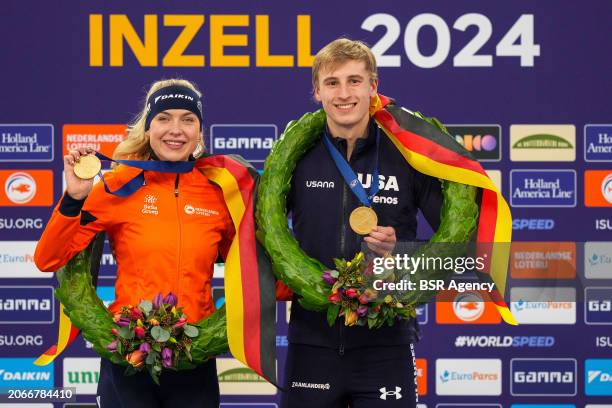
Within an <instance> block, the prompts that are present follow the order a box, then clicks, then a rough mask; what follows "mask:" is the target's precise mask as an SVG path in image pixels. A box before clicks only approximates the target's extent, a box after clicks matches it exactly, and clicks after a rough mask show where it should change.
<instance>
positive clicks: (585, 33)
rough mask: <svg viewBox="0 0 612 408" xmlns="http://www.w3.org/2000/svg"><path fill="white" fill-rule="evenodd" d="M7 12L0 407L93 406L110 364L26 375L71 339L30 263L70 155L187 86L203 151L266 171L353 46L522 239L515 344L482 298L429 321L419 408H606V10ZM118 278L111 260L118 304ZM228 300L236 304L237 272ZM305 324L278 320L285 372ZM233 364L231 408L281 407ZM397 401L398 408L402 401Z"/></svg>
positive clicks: (611, 125) (148, 7)
mask: <svg viewBox="0 0 612 408" xmlns="http://www.w3.org/2000/svg"><path fill="white" fill-rule="evenodd" d="M2 8H3V12H2V13H1V16H0V38H2V43H3V44H2V52H0V64H1V66H2V72H3V75H4V79H5V80H4V81H3V90H2V98H1V102H0V104H1V106H2V108H1V109H0V187H1V192H0V214H1V215H0V241H1V242H0V270H1V273H0V388H3V389H6V388H41V387H51V386H55V387H62V386H69V387H75V388H76V391H77V393H78V398H77V403H74V404H67V405H66V406H86V404H90V405H87V406H91V404H92V403H94V402H95V389H96V383H97V380H98V375H99V373H98V367H99V366H98V363H99V359H98V358H97V356H96V355H95V354H94V353H93V352H92V351H91V348H90V346H89V345H88V344H86V342H85V341H83V340H82V339H80V338H79V339H78V341H76V342H75V344H74V345H73V346H72V347H71V348H70V349H69V350H68V351H67V352H66V353H65V354H64V355H63V356H61V357H60V358H58V359H57V360H56V361H55V362H54V364H53V365H50V366H47V367H34V366H33V365H32V361H33V359H34V357H36V356H38V355H39V354H40V353H41V352H43V351H44V350H46V348H47V347H49V345H50V344H52V343H53V342H54V341H55V336H56V333H57V331H56V326H55V325H56V324H57V321H58V319H57V313H58V304H57V302H56V301H54V299H53V297H52V287H53V286H54V284H55V281H54V279H53V276H52V274H45V273H40V272H38V271H37V270H36V267H35V266H34V264H33V261H32V255H33V251H34V248H35V245H36V241H37V239H38V238H39V236H40V233H41V231H42V228H43V227H44V225H45V223H46V222H47V220H48V218H49V215H50V213H51V210H52V206H53V205H54V203H55V202H57V200H58V199H59V198H60V196H61V194H62V190H63V181H62V177H63V174H62V155H63V154H64V153H65V152H66V151H67V149H70V148H74V147H77V146H92V147H94V148H95V149H96V150H98V151H101V152H102V153H104V154H107V155H110V154H111V153H112V151H113V149H114V147H115V146H116V144H117V143H118V142H120V141H121V140H122V139H123V138H124V137H125V128H126V123H127V122H128V121H129V120H130V119H131V118H132V117H133V116H134V115H135V114H136V113H137V112H138V110H139V106H140V103H141V101H142V99H143V92H144V90H145V87H146V86H147V85H148V84H150V83H151V82H152V81H154V80H157V79H159V78H162V77H174V76H182V77H185V78H188V79H192V80H194V81H196V82H197V83H198V84H199V85H200V87H201V88H202V89H203V91H204V121H205V131H206V142H207V146H208V149H209V151H211V152H213V153H220V154H229V153H237V154H240V155H242V156H243V157H245V158H246V159H248V160H250V161H251V162H252V163H253V164H254V165H255V166H257V167H258V168H261V167H262V166H263V161H264V159H265V157H266V155H267V154H268V152H269V150H270V147H271V146H272V144H273V143H274V141H275V140H277V139H278V137H279V136H280V133H281V132H282V129H283V128H284V126H285V124H286V123H287V122H288V121H289V120H291V119H294V118H297V117H299V116H300V115H301V114H302V113H303V112H305V111H312V110H315V109H317V105H316V104H315V103H314V102H313V100H312V97H311V79H310V66H311V64H312V58H313V57H312V55H313V54H315V53H316V51H317V50H318V49H320V48H321V47H322V46H323V45H324V44H325V43H327V42H328V41H330V40H332V39H334V38H336V37H338V36H340V35H348V36H351V37H353V38H357V39H362V40H365V41H366V42H368V43H369V44H370V45H371V46H373V50H374V51H375V53H376V54H377V58H378V62H379V65H380V72H379V73H380V77H381V82H380V91H381V92H382V93H384V94H386V95H389V96H392V97H394V98H396V99H397V100H398V102H399V103H400V104H402V105H403V106H406V107H407V108H410V109H414V110H420V111H422V112H424V113H425V114H428V115H435V116H437V117H438V118H440V120H442V121H443V122H444V123H447V124H449V125H452V126H450V127H449V129H450V131H451V133H452V135H453V137H455V138H456V140H457V141H458V142H460V143H462V144H464V146H465V147H466V148H467V149H468V150H471V151H472V152H473V153H474V154H475V155H476V156H477V157H478V158H479V159H481V160H482V162H483V166H484V167H485V168H486V169H487V170H489V171H490V174H491V177H492V178H493V179H494V181H495V183H496V184H497V185H498V186H500V188H501V189H502V191H503V194H504V196H505V197H506V198H507V200H508V202H509V203H510V204H511V207H512V212H513V217H514V222H513V229H514V238H515V240H518V241H524V243H523V244H521V245H519V246H517V247H516V248H514V249H513V253H512V261H511V262H512V265H511V266H512V268H511V275H512V277H513V278H514V279H517V282H518V283H516V282H515V283H513V285H512V288H511V289H509V290H508V293H507V294H506V296H507V297H510V299H511V300H512V305H511V307H512V311H513V312H514V313H515V315H516V316H517V319H518V320H519V321H520V322H521V325H520V326H518V327H508V326H506V325H504V324H502V323H501V321H500V318H499V316H498V315H497V314H496V313H495V311H494V309H493V308H491V306H490V304H488V303H481V302H480V300H481V299H483V294H481V293H478V292H465V293H456V294H452V296H454V297H453V299H452V300H453V302H450V303H448V302H446V303H439V304H438V305H435V304H430V305H428V306H426V307H424V308H423V309H422V310H420V311H419V320H420V322H421V324H422V328H423V339H424V340H423V341H421V342H420V343H419V344H418V345H417V346H416V352H417V357H418V359H417V365H418V379H419V383H418V389H419V392H420V394H421V397H420V402H421V403H422V404H423V406H426V407H430V408H432V407H441V408H442V407H446V408H451V407H483V408H488V407H504V408H506V407H523V408H526V407H536V406H538V407H580V408H583V407H585V406H588V407H611V406H612V405H609V404H610V401H611V399H612V359H610V358H609V357H610V355H611V353H610V352H611V349H612V336H610V325H612V311H611V302H612V248H611V245H612V243H610V242H608V241H612V238H611V237H612V216H611V212H610V207H612V116H611V115H610V103H609V101H610V93H611V91H612V89H611V88H610V82H609V78H610V75H609V74H610V72H612V58H611V57H610V55H609V53H606V52H604V51H605V50H609V49H610V47H611V46H612V41H611V39H612V26H611V25H610V16H611V15H612V4H611V3H610V2H609V1H608V0H601V1H596V0H587V1H585V2H583V3H581V5H580V7H578V6H577V5H576V4H574V3H573V2H559V1H554V0H542V1H538V2H533V1H513V2H506V3H504V5H503V6H502V5H501V4H498V3H491V2H489V1H484V0H473V1H469V2H468V1H454V2H443V1H429V2H398V1H395V2H392V1H386V0H385V1H380V0H379V1H376V2H374V1H366V2H354V1H337V0H332V1H327V2H311V3H308V4H307V3H304V2H282V3H274V4H273V3H272V2H248V1H246V0H239V1H232V2H212V1H195V0H194V1H175V2H151V1H142V0H136V1H130V2H112V3H111V2H102V1H96V0H94V1H88V2H77V1H72V2H70V1H64V2H60V3H59V4H56V2H38V1H36V2H35V1H31V0H20V1H16V0H9V1H5V2H3V6H2ZM606 83H607V84H608V85H607V86H606V85H605V84H606ZM390 205H393V204H392V203H390ZM322 208H324V206H322ZM427 234H428V232H427V228H422V231H421V237H422V238H427ZM551 241H555V242H552V243H551ZM585 242H586V243H585ZM114 277H115V263H114V259H113V257H112V254H111V253H110V250H109V248H108V246H107V247H106V250H105V253H104V256H103V257H102V268H101V271H100V283H99V289H98V293H99V295H100V297H101V298H102V299H103V300H104V301H105V302H110V301H112V299H113V297H114V290H113V283H114ZM553 279H554V280H553ZM574 283H576V285H574ZM214 286H215V287H216V289H215V292H214V293H215V301H216V302H217V304H222V302H223V301H224V299H223V268H222V266H219V267H218V268H217V269H216V272H215V279H214ZM558 286H567V287H564V288H558ZM542 288H544V289H542ZM538 296H539V297H538ZM534 297H538V300H539V301H537V302H535V301H533V298H534ZM583 298H584V299H585V301H584V302H583V301H582V299H583ZM524 299H530V300H529V301H525V300H524ZM289 310H290V306H289V305H288V304H285V303H279V306H278V333H277V334H278V335H277V346H278V349H279V352H278V357H277V358H278V367H279V370H280V368H282V367H283V365H284V360H285V350H286V347H287V337H286V334H287V321H288V315H289ZM458 357H460V358H458ZM217 361H218V363H217V364H218V369H219V379H220V381H221V392H222V394H223V396H222V401H223V404H222V406H223V407H228V408H229V407H260V408H272V407H276V406H277V404H278V402H279V399H280V395H279V393H278V391H277V390H276V389H275V388H274V387H272V386H271V385H269V384H267V383H265V382H264V381H262V380H261V379H260V378H258V377H257V376H256V375H254V374H252V373H251V372H249V371H248V370H247V369H245V368H244V367H242V366H240V364H238V363H237V362H236V361H235V360H233V359H232V358H231V356H222V357H221V358H219V359H218V360H217ZM281 377H282V374H281ZM381 387H387V388H386V389H385V392H384V396H385V397H386V398H388V399H391V398H396V397H397V395H398V394H401V393H395V392H394V391H392V390H393V384H381ZM322 392H324V390H322ZM382 396H383V393H382V391H381V397H382ZM15 402H18V401H12V402H11V403H9V404H8V406H16V405H15ZM37 402H38V403H40V404H41V405H36V406H45V407H48V406H51V404H50V403H49V402H48V401H37ZM606 404H608V405H606ZM0 405H1V404H0ZM2 406H4V405H2ZM55 406H63V405H62V404H60V403H55Z"/></svg>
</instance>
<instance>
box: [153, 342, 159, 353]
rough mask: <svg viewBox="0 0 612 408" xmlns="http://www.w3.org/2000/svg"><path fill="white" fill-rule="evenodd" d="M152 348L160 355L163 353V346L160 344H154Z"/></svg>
mask: <svg viewBox="0 0 612 408" xmlns="http://www.w3.org/2000/svg"><path fill="white" fill-rule="evenodd" d="M151 348H152V349H153V350H155V351H157V352H158V353H161V345H160V344H159V343H153V345H152V346H151Z"/></svg>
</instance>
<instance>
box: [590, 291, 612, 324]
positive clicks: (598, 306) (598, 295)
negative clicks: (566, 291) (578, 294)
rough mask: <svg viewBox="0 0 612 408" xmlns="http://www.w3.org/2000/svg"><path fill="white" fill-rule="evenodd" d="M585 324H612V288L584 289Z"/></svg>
mask: <svg viewBox="0 0 612 408" xmlns="http://www.w3.org/2000/svg"><path fill="white" fill-rule="evenodd" d="M584 301H585V303H586V308H585V311H584V322H585V323H586V324H591V325H611V324H612V287H597V288H585V289H584Z"/></svg>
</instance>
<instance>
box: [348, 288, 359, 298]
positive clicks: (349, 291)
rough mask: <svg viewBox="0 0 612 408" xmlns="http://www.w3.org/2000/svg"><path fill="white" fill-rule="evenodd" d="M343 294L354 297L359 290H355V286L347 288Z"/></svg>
mask: <svg viewBox="0 0 612 408" xmlns="http://www.w3.org/2000/svg"><path fill="white" fill-rule="evenodd" d="M344 294H345V295H346V296H348V297H350V298H354V297H355V296H357V295H358V294H359V292H357V289H355V288H348V289H347V290H345V291H344Z"/></svg>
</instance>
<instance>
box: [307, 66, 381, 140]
mask: <svg viewBox="0 0 612 408" xmlns="http://www.w3.org/2000/svg"><path fill="white" fill-rule="evenodd" d="M318 77H319V78H318V81H317V84H316V89H315V98H316V99H317V101H319V102H321V104H322V105H323V109H324V110H325V113H326V114H327V125H328V126H329V128H330V130H331V132H332V134H334V135H336V136H340V135H342V134H346V133H351V131H352V130H354V129H361V128H363V129H365V127H366V126H367V123H368V121H369V118H370V115H369V108H370V99H371V98H373V97H374V96H376V92H377V90H378V82H377V81H376V80H371V78H370V74H369V72H368V70H367V69H366V65H365V62H363V61H358V60H349V61H347V62H345V63H343V64H341V65H338V66H337V67H333V68H331V69H329V68H327V67H325V66H324V67H321V70H320V72H319V76H318Z"/></svg>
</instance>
